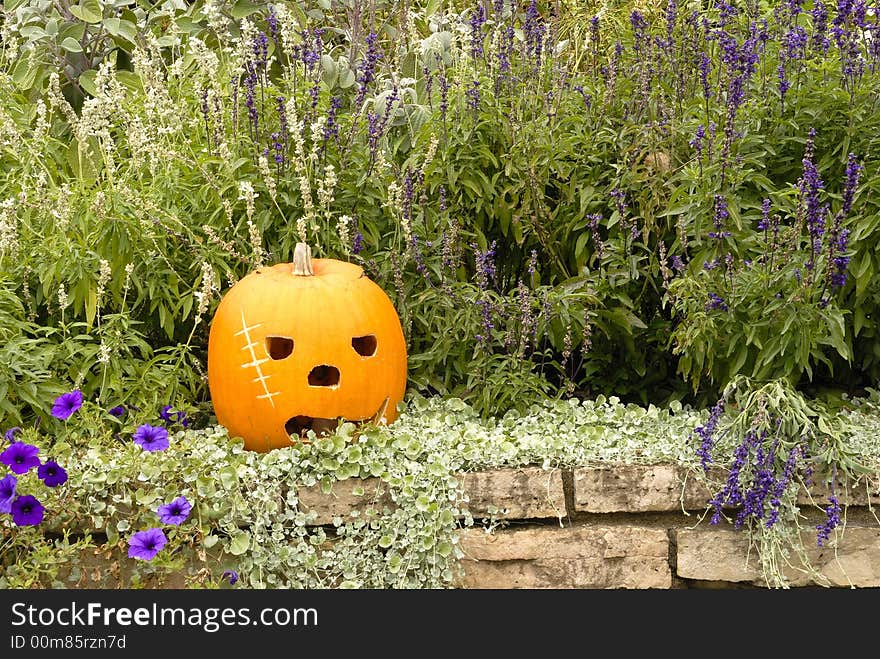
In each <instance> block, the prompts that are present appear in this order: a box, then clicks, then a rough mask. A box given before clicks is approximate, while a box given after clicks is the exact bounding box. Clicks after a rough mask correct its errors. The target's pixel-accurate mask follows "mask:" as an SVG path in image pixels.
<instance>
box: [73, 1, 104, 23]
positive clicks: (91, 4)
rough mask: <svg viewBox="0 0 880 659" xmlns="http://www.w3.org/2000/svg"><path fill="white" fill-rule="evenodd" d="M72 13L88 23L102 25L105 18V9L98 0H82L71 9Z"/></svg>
mask: <svg viewBox="0 0 880 659" xmlns="http://www.w3.org/2000/svg"><path fill="white" fill-rule="evenodd" d="M69 10H70V13H71V14H73V15H74V16H76V17H77V18H78V19H79V20H81V21H84V22H86V23H92V24H94V23H100V22H101V19H102V18H104V9H103V7H101V3H100V2H99V1H98V0H82V2H80V3H79V4H78V5H73V6H72V7H70V8H69Z"/></svg>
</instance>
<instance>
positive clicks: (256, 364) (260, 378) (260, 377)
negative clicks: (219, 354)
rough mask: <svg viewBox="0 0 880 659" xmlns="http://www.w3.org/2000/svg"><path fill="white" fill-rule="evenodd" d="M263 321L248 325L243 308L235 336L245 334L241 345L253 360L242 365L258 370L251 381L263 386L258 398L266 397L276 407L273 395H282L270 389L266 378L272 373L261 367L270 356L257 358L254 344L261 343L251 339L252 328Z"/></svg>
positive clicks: (255, 327) (258, 325)
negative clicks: (265, 371)
mask: <svg viewBox="0 0 880 659" xmlns="http://www.w3.org/2000/svg"><path fill="white" fill-rule="evenodd" d="M260 325H262V323H257V324H256V325H250V326H248V324H247V321H246V320H245V318H244V309H242V310H241V329H240V330H239V331H238V332H236V333H235V336H242V335H243V336H244V340H245V344H244V345H243V346H242V347H241V349H242V350H247V351H248V354H249V355H250V358H251V360H250V361H249V362H245V363H244V364H242V365H241V367H242V368H251V367H253V368H255V369H256V370H257V377H255V378H254V379H253V380H251V382H259V383H260V384H261V385H262V387H263V393H262V394H259V395H258V396H257V398H265V399H267V400H268V401H269V403H270V404H271V405H272V407H275V401H274V400H272V397H273V396H280V395H281V392H280V391H271V392H270V391H269V387H267V386H266V380H268V379H269V378H270V377H272V376H271V375H266V374H265V373H263V369H262V368H261V366H260V365H261V364H263V363H265V362H268V361H270V359H269V358H268V357H266V358H264V359H257V353H256V352H255V351H254V346H255V345H259V341H251V334H250V332H251V330H254V329H257V328H258V327H260Z"/></svg>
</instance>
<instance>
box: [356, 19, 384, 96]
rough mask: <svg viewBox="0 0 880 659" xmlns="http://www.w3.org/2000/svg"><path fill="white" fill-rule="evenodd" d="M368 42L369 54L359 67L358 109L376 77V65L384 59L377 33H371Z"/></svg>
mask: <svg viewBox="0 0 880 659" xmlns="http://www.w3.org/2000/svg"><path fill="white" fill-rule="evenodd" d="M366 41H367V52H366V54H365V55H364V58H363V60H361V62H360V64H358V67H357V83H358V93H357V96H356V97H355V101H354V106H355V108H356V109H359V108H360V107H361V104H362V103H363V102H364V99H365V98H366V97H367V89H368V88H369V86H370V83H372V82H373V80H374V79H375V77H376V65H377V64H378V62H379V60H380V59H382V53H381V52H380V51H379V48H378V42H379V38H378V37H377V36H376V33H375V32H370V33H369V34H368V35H367V39H366Z"/></svg>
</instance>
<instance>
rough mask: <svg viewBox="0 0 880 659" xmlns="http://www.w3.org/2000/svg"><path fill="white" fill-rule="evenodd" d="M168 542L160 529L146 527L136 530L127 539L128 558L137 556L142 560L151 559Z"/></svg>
mask: <svg viewBox="0 0 880 659" xmlns="http://www.w3.org/2000/svg"><path fill="white" fill-rule="evenodd" d="M167 543H168V538H166V537H165V534H164V533H163V532H162V529H155V528H153V529H147V530H146V531H138V532H137V533H135V534H134V535H133V536H131V538H130V539H129V541H128V556H129V558H139V559H140V560H142V561H151V560H153V557H155V556H156V554H158V553H159V552H160V551H162V548H163V547H164V546H165V545H166V544H167Z"/></svg>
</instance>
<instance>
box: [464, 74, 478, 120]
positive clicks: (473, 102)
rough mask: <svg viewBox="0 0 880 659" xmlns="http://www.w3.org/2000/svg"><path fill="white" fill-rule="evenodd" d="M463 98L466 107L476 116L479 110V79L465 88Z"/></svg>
mask: <svg viewBox="0 0 880 659" xmlns="http://www.w3.org/2000/svg"><path fill="white" fill-rule="evenodd" d="M465 98H466V102H467V106H468V109H469V110H470V111H471V112H473V113H474V118H476V117H477V115H478V114H479V111H480V81H479V80H474V81H473V82H471V84H470V85H469V86H468V88H467V89H466V90H465Z"/></svg>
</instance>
